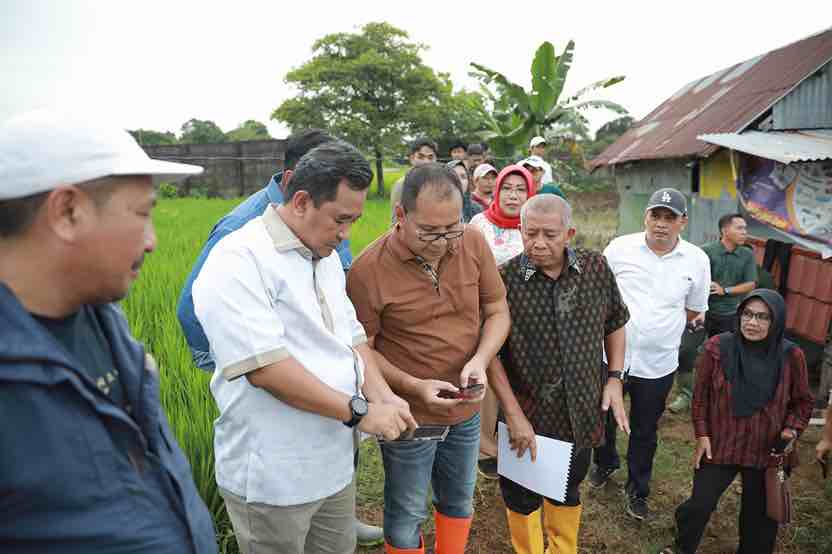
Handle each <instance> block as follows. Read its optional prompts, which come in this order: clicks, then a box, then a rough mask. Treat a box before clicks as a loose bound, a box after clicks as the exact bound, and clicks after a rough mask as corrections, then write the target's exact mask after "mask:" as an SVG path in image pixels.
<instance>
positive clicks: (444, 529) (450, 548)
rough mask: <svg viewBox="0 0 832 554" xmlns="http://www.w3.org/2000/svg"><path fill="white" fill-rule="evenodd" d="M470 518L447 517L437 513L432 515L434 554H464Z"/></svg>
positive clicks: (469, 528)
mask: <svg viewBox="0 0 832 554" xmlns="http://www.w3.org/2000/svg"><path fill="white" fill-rule="evenodd" d="M471 519H472V518H470V517H449V516H446V515H445V514H441V513H439V512H438V511H435V512H434V513H433V520H434V524H435V527H436V546H435V547H434V549H433V551H434V554H465V545H466V544H468V532H469V531H470V530H471Z"/></svg>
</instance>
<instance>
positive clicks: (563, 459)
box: [497, 422, 574, 502]
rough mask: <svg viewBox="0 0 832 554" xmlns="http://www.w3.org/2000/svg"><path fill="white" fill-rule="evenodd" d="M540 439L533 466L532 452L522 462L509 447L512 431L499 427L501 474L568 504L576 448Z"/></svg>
mask: <svg viewBox="0 0 832 554" xmlns="http://www.w3.org/2000/svg"><path fill="white" fill-rule="evenodd" d="M536 437H537V441H536V442H537V458H536V459H535V461H534V462H532V458H531V454H530V453H529V451H528V450H527V451H526V453H525V454H523V457H522V458H518V457H517V452H515V451H514V450H512V449H511V447H510V446H509V441H508V438H509V437H508V428H507V427H506V425H505V423H502V422H500V423H498V425H497V445H498V455H497V473H499V474H500V475H502V476H504V477H508V478H509V479H511V480H512V481H514V482H515V483H517V484H519V485H523V486H524V487H526V488H527V489H529V490H532V491H534V492H536V493H538V494H542V495H543V496H545V497H547V498H551V499H553V500H558V501H560V502H564V501H565V500H566V482H567V481H568V480H569V468H570V462H571V460H572V448H573V447H574V445H573V444H572V443H571V442H564V441H559V440H556V439H550V438H547V437H541V436H540V435H536Z"/></svg>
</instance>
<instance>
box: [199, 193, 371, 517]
mask: <svg viewBox="0 0 832 554" xmlns="http://www.w3.org/2000/svg"><path fill="white" fill-rule="evenodd" d="M193 296H194V311H195V313H196V316H197V318H198V319H199V322H200V324H201V325H202V327H203V329H204V330H205V334H206V336H207V337H208V341H209V343H210V345H211V354H212V355H213V358H214V360H215V361H216V369H215V370H214V376H213V377H212V379H211V393H212V394H213V396H214V399H215V400H216V402H217V406H218V407H219V410H220V417H219V418H218V419H217V420H216V421H215V422H214V451H215V457H216V477H217V484H218V485H219V486H220V487H222V488H224V489H227V490H229V491H231V492H232V493H234V494H236V495H239V496H241V497H243V498H245V499H246V501H247V502H260V503H264V504H270V505H274V506H291V505H296V504H301V503H306V502H312V501H315V500H320V499H322V498H325V497H327V496H331V495H332V494H335V493H336V492H338V491H340V490H342V489H343V488H344V487H346V486H347V485H348V484H349V483H350V482H351V480H352V478H353V432H352V430H351V429H349V428H347V427H346V426H345V425H344V424H343V423H342V422H340V421H337V420H335V419H331V418H326V417H322V416H320V415H317V414H314V413H311V412H306V411H302V410H299V409H297V408H294V407H292V406H290V405H288V404H286V403H284V402H282V401H280V400H278V399H277V398H276V397H275V396H273V395H272V394H270V393H268V392H266V391H265V390H262V389H259V388H257V387H254V386H253V385H251V384H250V383H249V382H248V379H246V378H240V377H242V376H244V375H245V374H246V373H248V372H250V371H253V370H256V369H259V368H261V367H265V366H267V365H269V364H272V363H275V362H278V361H281V360H283V359H286V358H288V357H290V356H291V357H293V358H294V359H295V360H297V361H298V362H299V363H300V364H301V365H303V367H304V368H306V369H307V370H308V371H310V372H311V373H313V374H314V375H315V376H316V377H317V378H318V379H320V380H321V381H323V382H324V383H325V384H327V385H328V386H330V387H332V388H333V389H336V390H338V391H341V392H343V393H344V394H347V395H350V396H352V395H354V394H356V388H357V387H359V388H360V385H361V382H362V379H363V373H362V371H363V364H362V362H361V360H360V357H359V356H358V354H356V353H355V351H354V350H353V346H355V345H358V344H361V343H363V342H366V340H367V339H366V336H365V334H364V329H363V327H362V326H361V324H360V323H359V322H358V319H357V318H356V315H355V309H354V308H353V306H352V303H351V302H350V300H349V298H348V297H347V294H346V291H345V278H344V270H343V269H342V268H341V263H340V261H339V259H338V255H337V253H334V252H333V253H332V254H331V255H330V256H328V257H326V258H323V259H318V260H315V259H313V256H312V253H311V251H309V250H308V249H307V248H306V247H305V246H304V245H303V244H302V243H301V241H300V240H299V239H298V238H297V237H296V236H295V235H294V233H293V232H292V231H291V230H290V229H289V227H288V226H286V224H285V223H284V222H283V221H282V219H281V218H280V216H279V215H278V212H277V210H276V209H275V207H274V206H269V207H267V208H266V211H265V212H264V214H263V215H262V216H261V217H258V218H256V219H253V220H252V221H250V222H249V223H247V224H246V225H245V226H243V227H242V228H240V229H239V230H237V231H235V232H233V233H231V234H229V235H228V236H226V237H225V238H223V239H222V240H221V241H220V242H219V243H217V245H216V246H215V247H214V248H213V249H212V250H211V253H210V255H209V256H208V259H207V260H206V262H205V265H204V267H203V268H202V271H201V272H200V273H199V276H198V277H197V279H196V281H195V282H194V287H193Z"/></svg>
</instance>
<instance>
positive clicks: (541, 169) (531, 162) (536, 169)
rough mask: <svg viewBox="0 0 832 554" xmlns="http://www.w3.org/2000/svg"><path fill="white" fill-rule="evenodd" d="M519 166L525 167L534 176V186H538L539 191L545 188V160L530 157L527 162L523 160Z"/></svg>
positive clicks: (538, 157)
mask: <svg viewBox="0 0 832 554" xmlns="http://www.w3.org/2000/svg"><path fill="white" fill-rule="evenodd" d="M519 165H522V166H523V167H525V168H526V169H527V170H528V171H529V173H531V174H532V178H533V179H534V184H535V185H537V189H538V190H540V188H541V187H542V186H543V184H544V181H543V178H544V176H545V174H546V166H548V165H549V164H547V163H546V162H544V161H543V158H541V157H540V156H529V157H528V158H526V159H525V160H522V161H521V162H520V164H519Z"/></svg>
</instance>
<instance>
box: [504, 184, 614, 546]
mask: <svg viewBox="0 0 832 554" xmlns="http://www.w3.org/2000/svg"><path fill="white" fill-rule="evenodd" d="M520 219H521V223H520V230H521V232H522V238H523V254H521V255H520V256H517V257H515V258H513V259H511V260H509V261H508V262H506V263H505V264H504V265H503V266H502V267H501V269H500V273H501V275H502V277H503V280H504V281H505V285H506V291H507V298H508V305H509V310H510V312H511V320H512V327H511V333H510V334H509V337H508V340H507V341H506V344H505V346H504V347H503V349H502V350H501V352H500V357H499V358H497V359H495V360H494V361H493V362H492V364H491V366H490V367H489V373H488V375H489V379H490V386H491V388H492V389H493V390H494V393H495V394H496V396H497V398H498V399H499V401H500V405H501V407H502V414H503V417H502V419H503V420H504V421H505V423H506V426H507V428H508V433H509V441H510V445H511V448H512V449H513V450H516V452H517V455H518V456H523V455H524V454H525V452H526V450H529V451H530V456H531V459H532V461H534V460H535V458H536V454H537V451H536V442H535V436H536V435H542V436H546V437H550V438H554V439H558V440H562V441H566V442H571V443H573V445H574V446H573V449H572V460H571V467H570V471H569V478H568V481H567V486H566V497H565V501H564V502H559V501H556V500H553V499H550V498H546V499H545V500H544V499H543V498H541V496H540V495H539V494H537V493H534V492H533V491H530V490H528V489H526V488H525V487H523V486H522V485H520V484H518V483H515V482H514V481H511V480H510V479H507V478H506V477H503V476H500V490H501V491H502V494H503V500H504V501H505V503H506V507H507V516H508V523H509V530H510V532H511V538H512V544H513V545H514V549H515V551H516V552H518V553H519V554H543V529H542V528H541V513H540V512H541V509H540V508H541V505H542V506H543V510H542V511H543V516H544V517H543V519H544V521H545V527H546V533H547V534H548V536H549V544H550V547H551V548H552V549H553V550H554V551H556V552H559V553H563V554H567V553H576V552H577V545H578V527H579V524H580V518H581V501H580V495H579V486H580V484H581V481H583V479H584V478H585V477H586V474H587V471H588V469H589V464H590V459H591V455H592V447H594V446H598V445H600V444H601V442H602V440H603V438H604V422H605V419H606V418H605V417H602V416H603V415H604V412H606V411H607V410H609V409H610V408H612V410H613V413H614V415H615V419H616V420H617V421H618V422H619V425H620V426H621V428H622V429H625V430H629V424H628V422H627V416H626V414H625V412H624V402H623V400H622V377H623V376H622V371H621V370H622V368H623V365H624V346H625V337H624V325H625V324H626V323H627V320H628V319H629V312H628V311H627V306H626V305H625V304H624V301H623V300H622V298H621V293H620V292H619V290H618V285H617V284H616V281H615V276H614V275H613V273H612V271H611V270H610V268H609V266H608V265H607V262H606V260H605V259H604V257H603V256H602V255H601V254H600V253H598V252H591V251H589V250H584V249H572V248H570V247H569V241H570V240H571V239H572V237H573V236H574V235H575V229H574V227H572V224H571V219H572V217H571V208H570V207H569V204H568V203H567V202H566V201H565V200H563V199H562V198H560V197H559V196H556V195H553V194H543V195H540V196H535V197H533V198H531V199H529V201H528V202H527V203H526V204H524V205H523V209H522V211H521V216H520ZM602 345H603V349H602ZM604 349H606V353H607V358H608V361H609V365H607V364H604V363H603V350H604Z"/></svg>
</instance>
